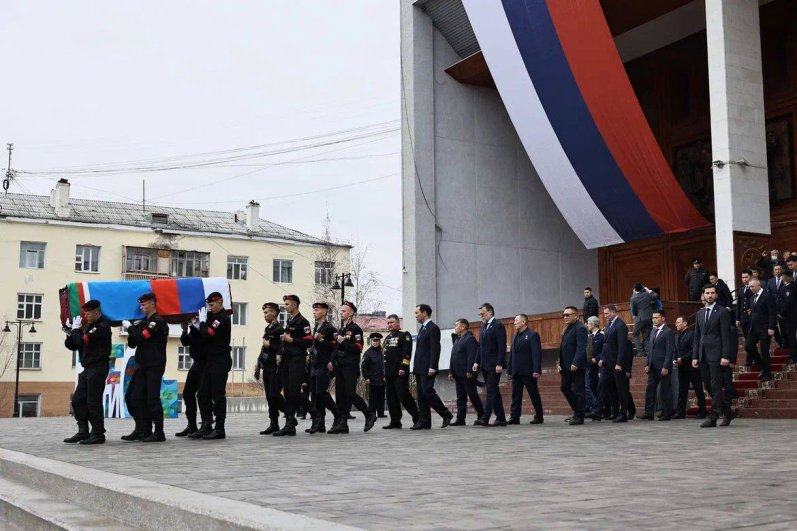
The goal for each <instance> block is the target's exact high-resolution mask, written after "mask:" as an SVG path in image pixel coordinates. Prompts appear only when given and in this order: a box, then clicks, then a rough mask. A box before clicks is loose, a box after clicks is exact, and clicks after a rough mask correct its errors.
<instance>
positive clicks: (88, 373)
mask: <svg viewBox="0 0 797 531" xmlns="http://www.w3.org/2000/svg"><path fill="white" fill-rule="evenodd" d="M82 308H83V311H84V312H85V315H86V322H85V323H84V322H83V320H82V318H81V317H80V316H77V317H75V320H74V322H73V323H71V326H70V327H69V328H65V329H64V331H65V332H66V339H65V340H64V346H65V347H66V348H68V349H69V350H73V351H74V350H77V352H78V359H79V360H80V365H81V366H82V367H83V371H82V372H81V373H80V374H79V375H78V377H77V388H76V389H75V392H74V394H73V395H72V411H74V413H75V420H77V427H78V432H77V433H76V434H74V435H73V436H72V437H69V438H68V439H64V442H65V443H76V442H79V443H80V444H102V443H104V442H105V424H104V421H105V411H104V409H103V406H102V394H103V392H104V391H105V379H106V378H107V377H108V360H109V358H110V356H111V325H110V323H109V322H108V319H106V318H105V316H104V315H102V312H101V310H100V301H97V300H90V301H88V302H86V304H84V305H83V306H82ZM89 422H91V434H89Z"/></svg>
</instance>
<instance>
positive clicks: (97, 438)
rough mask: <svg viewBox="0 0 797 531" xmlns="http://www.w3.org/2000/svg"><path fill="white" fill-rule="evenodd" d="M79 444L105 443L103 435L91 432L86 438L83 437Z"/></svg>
mask: <svg viewBox="0 0 797 531" xmlns="http://www.w3.org/2000/svg"><path fill="white" fill-rule="evenodd" d="M80 444H105V435H104V434H102V433H92V434H91V435H89V438H88V439H83V440H82V441H80Z"/></svg>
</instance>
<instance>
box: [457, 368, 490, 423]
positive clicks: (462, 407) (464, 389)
mask: <svg viewBox="0 0 797 531" xmlns="http://www.w3.org/2000/svg"><path fill="white" fill-rule="evenodd" d="M454 384H455V385H456V389H457V420H462V421H464V420H465V417H466V416H467V412H468V399H469V398H470V403H471V404H473V409H475V410H476V415H478V416H479V418H481V417H482V416H484V406H483V405H482V399H481V397H480V396H479V389H478V388H477V387H476V376H475V375H473V376H472V377H471V378H468V377H466V376H457V375H456V374H455V375H454Z"/></svg>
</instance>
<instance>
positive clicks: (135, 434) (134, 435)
mask: <svg viewBox="0 0 797 531" xmlns="http://www.w3.org/2000/svg"><path fill="white" fill-rule="evenodd" d="M148 436H149V434H148V433H144V432H143V431H132V432H131V433H128V434H127V435H122V440H123V441H143V440H144V439H146V438H147V437H148Z"/></svg>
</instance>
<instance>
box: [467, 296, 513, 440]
mask: <svg viewBox="0 0 797 531" xmlns="http://www.w3.org/2000/svg"><path fill="white" fill-rule="evenodd" d="M479 317H480V318H481V319H482V323H483V324H482V328H481V332H480V333H479V351H478V353H477V354H476V363H474V364H473V372H476V371H478V370H479V368H481V370H482V374H483V375H484V383H485V384H486V386H487V400H486V402H485V404H484V415H483V416H482V418H481V419H479V420H478V421H477V422H476V425H478V426H506V413H505V412H504V401H503V400H502V398H501V391H500V390H499V388H498V384H499V383H500V381H501V373H502V372H503V370H504V365H505V364H506V330H505V329H504V325H503V324H502V323H501V321H498V320H497V319H496V318H495V309H494V308H493V305H492V304H490V303H489V302H485V303H484V304H482V305H481V306H479ZM493 412H495V422H494V423H493V424H490V417H491V416H492V414H493Z"/></svg>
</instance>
